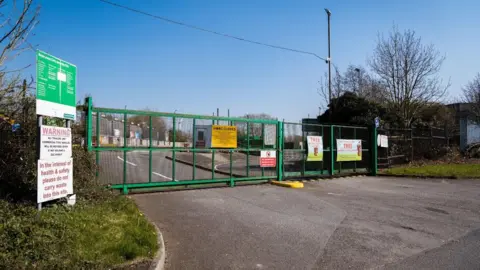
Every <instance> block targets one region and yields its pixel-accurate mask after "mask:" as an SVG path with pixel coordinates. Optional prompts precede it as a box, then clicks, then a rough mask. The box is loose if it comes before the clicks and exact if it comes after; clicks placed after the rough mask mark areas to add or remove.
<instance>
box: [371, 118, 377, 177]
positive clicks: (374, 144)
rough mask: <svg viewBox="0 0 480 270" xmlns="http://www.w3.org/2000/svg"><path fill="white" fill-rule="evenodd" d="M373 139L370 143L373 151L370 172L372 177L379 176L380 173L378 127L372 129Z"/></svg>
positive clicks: (374, 126)
mask: <svg viewBox="0 0 480 270" xmlns="http://www.w3.org/2000/svg"><path fill="white" fill-rule="evenodd" d="M371 133H372V138H371V141H370V148H371V149H372V157H371V159H372V163H371V165H370V172H371V174H372V176H377V172H378V145H377V126H376V125H373V127H372V132H371Z"/></svg>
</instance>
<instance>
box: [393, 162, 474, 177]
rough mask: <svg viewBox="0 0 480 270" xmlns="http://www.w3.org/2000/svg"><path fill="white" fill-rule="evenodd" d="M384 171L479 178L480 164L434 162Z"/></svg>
mask: <svg viewBox="0 0 480 270" xmlns="http://www.w3.org/2000/svg"><path fill="white" fill-rule="evenodd" d="M384 173H386V174H391V175H412V176H425V177H428V176H432V177H449V178H480V164H436V165H423V166H414V167H398V168H391V169H388V170H385V171H384Z"/></svg>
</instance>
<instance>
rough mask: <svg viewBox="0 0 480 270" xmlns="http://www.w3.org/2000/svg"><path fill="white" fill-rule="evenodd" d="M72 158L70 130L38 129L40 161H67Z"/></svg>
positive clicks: (50, 127) (62, 128) (61, 128)
mask: <svg viewBox="0 0 480 270" xmlns="http://www.w3.org/2000/svg"><path fill="white" fill-rule="evenodd" d="M70 157H72V132H71V129H70V128H64V127H53V126H43V125H42V126H41V127H40V159H48V160H51V159H67V158H70Z"/></svg>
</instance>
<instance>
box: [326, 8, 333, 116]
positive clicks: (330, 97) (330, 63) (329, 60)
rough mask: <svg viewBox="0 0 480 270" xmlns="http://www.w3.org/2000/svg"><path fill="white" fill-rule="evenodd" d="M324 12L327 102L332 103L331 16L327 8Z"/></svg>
mask: <svg viewBox="0 0 480 270" xmlns="http://www.w3.org/2000/svg"><path fill="white" fill-rule="evenodd" d="M325 12H326V13H327V21H328V56H327V60H326V61H325V62H327V64H328V103H329V104H332V58H331V54H330V16H332V13H331V12H330V10H329V9H327V8H326V9H325ZM329 111H330V113H329V115H330V122H332V110H331V108H330V110H329Z"/></svg>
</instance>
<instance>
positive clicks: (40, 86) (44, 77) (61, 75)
mask: <svg viewBox="0 0 480 270" xmlns="http://www.w3.org/2000/svg"><path fill="white" fill-rule="evenodd" d="M76 88H77V67H76V66H74V65H72V64H70V63H68V62H65V61H63V60H61V59H58V58H56V57H54V56H52V55H49V54H47V53H45V52H42V51H39V50H37V114H38V115H44V116H52V117H59V118H65V119H70V120H75V116H76V95H75V94H76Z"/></svg>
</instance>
